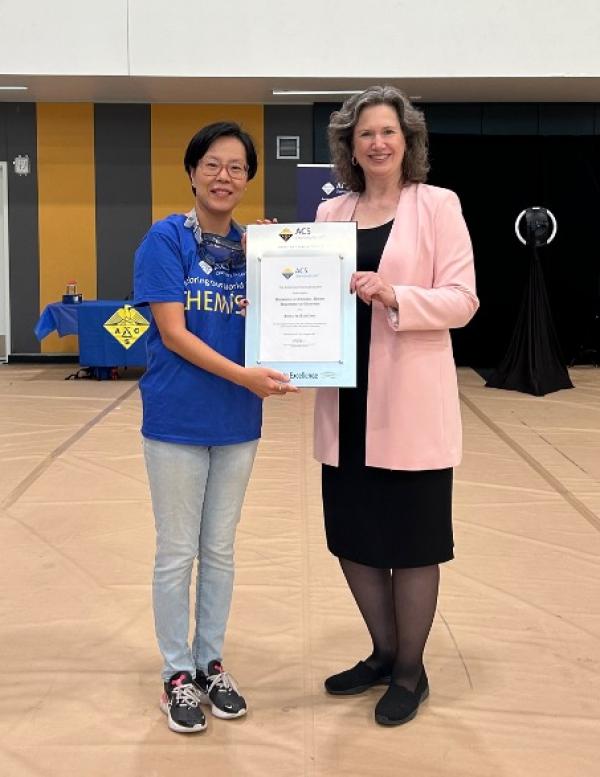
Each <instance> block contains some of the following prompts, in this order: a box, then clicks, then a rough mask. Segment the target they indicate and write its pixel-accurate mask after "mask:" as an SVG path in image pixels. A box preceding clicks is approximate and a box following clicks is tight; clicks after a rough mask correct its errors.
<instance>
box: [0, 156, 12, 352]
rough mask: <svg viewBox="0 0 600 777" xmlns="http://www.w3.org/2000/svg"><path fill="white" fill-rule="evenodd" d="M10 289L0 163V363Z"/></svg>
mask: <svg viewBox="0 0 600 777" xmlns="http://www.w3.org/2000/svg"><path fill="white" fill-rule="evenodd" d="M9 294H10V287H9V273H8V174H7V164H6V162H0V363H2V362H6V361H7V360H8V354H9V353H10V296H9Z"/></svg>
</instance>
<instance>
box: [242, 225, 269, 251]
mask: <svg viewBox="0 0 600 777" xmlns="http://www.w3.org/2000/svg"><path fill="white" fill-rule="evenodd" d="M256 223H257V224H277V219H256ZM241 244H242V251H243V252H244V253H246V233H245V232H244V234H243V235H242V240H241Z"/></svg>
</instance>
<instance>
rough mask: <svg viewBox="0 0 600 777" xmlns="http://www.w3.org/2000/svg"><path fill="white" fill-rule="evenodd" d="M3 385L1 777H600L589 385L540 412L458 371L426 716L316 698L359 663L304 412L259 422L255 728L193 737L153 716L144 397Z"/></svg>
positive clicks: (275, 413) (234, 650)
mask: <svg viewBox="0 0 600 777" xmlns="http://www.w3.org/2000/svg"><path fill="white" fill-rule="evenodd" d="M70 371H72V370H71V369H70V368H68V367H62V366H52V367H44V366H22V365H10V366H2V367H0V418H1V419H2V420H1V422H0V464H1V468H0V533H1V534H0V552H1V553H2V559H1V563H0V590H1V591H2V599H1V603H0V608H1V610H0V682H1V684H2V687H1V691H2V699H3V703H2V705H1V708H0V740H1V746H2V750H1V752H0V774H1V775H3V776H5V777H31V776H33V775H35V776H36V777H37V776H38V775H48V777H67V776H68V777H132V776H133V775H135V776H136V777H138V775H139V777H142V776H143V777H155V776H156V777H158V776H159V775H160V776H161V777H162V776H163V775H164V776H165V777H167V776H169V777H171V775H176V774H186V775H188V774H190V775H191V774H193V775H202V777H229V775H231V776H232V777H233V776H234V775H235V777H263V776H264V777H304V776H305V775H306V776H310V777H334V776H336V777H337V776H338V775H344V777H346V776H348V777H353V776H354V775H356V777H362V775H379V776H380V777H387V776H388V775H390V777H391V776H392V775H394V777H398V775H400V776H404V775H406V776H407V777H430V776H431V777H433V776H434V775H435V776H436V777H437V776H438V775H439V777H471V776H472V777H488V776H489V777H563V775H564V777H596V775H598V774H599V773H600V772H599V769H600V767H599V766H598V764H599V762H600V370H594V369H593V368H589V369H585V368H582V369H578V370H574V371H573V372H572V378H573V381H574V383H575V385H576V388H575V389H574V390H570V391H562V392H559V393H556V394H552V395H550V396H547V397H545V398H534V397H530V396H528V395H524V394H517V393H512V392H504V391H496V390H492V389H486V388H484V387H483V383H482V381H481V379H480V378H479V376H478V375H476V374H475V373H474V372H471V371H469V370H461V371H460V384H461V395H462V401H463V420H464V431H465V456H464V462H463V464H462V466H461V467H460V468H459V469H458V470H457V472H456V488H455V494H456V500H455V505H456V508H455V534H456V543H457V546H456V555H457V557H456V560H455V561H454V562H452V563H450V564H447V565H445V567H444V568H443V572H442V589H441V596H440V603H439V611H438V614H437V617H436V620H435V623H434V627H433V631H432V635H431V639H430V642H429V646H428V654H427V657H426V658H427V670H428V673H429V677H430V684H431V696H430V698H429V700H428V701H426V702H425V703H424V704H423V706H422V707H421V710H420V712H419V714H418V716H417V718H416V719H415V720H414V721H412V722H411V723H409V724H407V725H406V726H403V727H399V728H392V729H387V728H383V727H380V726H377V725H376V724H375V723H374V721H373V707H374V704H375V702H376V701H377V699H378V697H379V695H380V693H381V690H376V689H374V690H372V691H371V692H368V693H366V694H364V695H363V696H359V697H354V698H331V697H327V696H326V695H325V693H324V692H323V690H322V679H323V677H324V676H326V675H327V674H329V673H331V672H334V671H337V670H339V669H342V668H344V667H347V666H349V665H351V664H353V663H354V662H355V661H356V660H357V659H359V658H361V657H364V656H365V655H366V654H367V653H368V652H369V642H368V638H367V635H366V633H365V630H364V627H363V626H362V624H361V620H360V617H359V616H358V614H357V611H356V609H355V606H354V604H353V602H352V600H351V597H350V595H349V593H348V591H347V590H346V587H345V584H344V582H343V580H342V577H341V574H340V571H339V569H338V566H337V563H336V561H335V559H333V558H332V557H331V556H330V555H329V554H328V552H327V550H326V549H325V545H324V538H323V528H322V519H321V510H320V503H319V468H318V465H317V464H316V463H315V462H314V461H313V460H312V458H311V430H312V401H313V395H312V392H311V391H309V390H305V391H303V392H302V393H301V394H300V395H299V396H296V397H294V396H288V397H285V398H279V397H277V398H273V399H271V400H268V401H267V402H266V405H265V411H266V412H265V435H264V440H263V442H262V444H261V446H260V449H259V457H258V459H257V462H256V466H255V470H254V474H253V478H252V481H251V486H250V489H249V493H248V497H247V500H246V505H245V508H244V514H243V518H242V523H241V524H240V529H239V533H238V543H237V578H236V588H235V594H234V604H233V609H232V614H231V620H230V628H229V632H228V639H227V643H226V652H225V661H226V665H227V667H228V668H229V670H230V671H231V672H232V673H233V675H234V676H235V677H236V679H237V680H238V682H239V683H240V685H241V687H242V689H243V691H244V693H245V695H246V697H247V698H248V700H249V704H250V712H249V714H248V716H247V717H246V718H245V719H241V720H238V721H221V720H217V719H215V718H212V717H210V716H209V718H210V719H209V727H208V730H207V731H206V732H204V733H202V734H198V735H193V736H181V735H176V734H172V733H171V732H169V731H168V729H167V727H166V724H165V719H164V716H163V715H162V714H161V712H160V711H159V709H158V703H157V702H158V696H159V691H160V678H159V671H160V659H159V655H158V651H157V648H156V645H155V640H154V633H153V625H152V615H151V603H150V578H151V571H152V558H153V542H154V531H153V518H152V513H151V508H150V502H149V496H148V488H147V483H146V478H145V471H144V466H143V461H142V455H141V446H140V438H139V434H138V428H139V423H140V400H139V394H138V391H137V384H136V382H135V380H134V379H132V378H130V379H124V380H120V381H117V382H102V383H98V382H92V381H68V382H67V381H65V380H64V379H63V378H64V376H65V375H66V374H68V373H69V372H70Z"/></svg>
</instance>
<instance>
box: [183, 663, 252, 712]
mask: <svg viewBox="0 0 600 777" xmlns="http://www.w3.org/2000/svg"><path fill="white" fill-rule="evenodd" d="M195 683H196V685H197V687H198V690H199V695H200V701H201V702H202V704H210V706H211V712H212V714H213V715H215V716H216V717H217V718H224V719H228V718H241V717H242V715H245V714H246V712H247V711H248V707H247V706H246V700H245V699H244V697H243V696H242V695H241V694H240V692H239V691H238V688H237V685H236V684H235V680H234V679H233V677H232V676H231V675H230V674H229V672H226V671H225V670H224V669H223V664H222V663H221V661H220V659H215V660H214V661H211V662H210V663H209V665H208V673H207V674H204V672H202V671H200V670H198V672H197V673H196V680H195Z"/></svg>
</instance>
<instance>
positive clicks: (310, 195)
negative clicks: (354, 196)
mask: <svg viewBox="0 0 600 777" xmlns="http://www.w3.org/2000/svg"><path fill="white" fill-rule="evenodd" d="M296 169H297V174H296V176H297V177H296V181H297V197H296V202H297V208H298V213H297V221H314V220H315V214H316V212H317V208H318V207H319V205H320V204H321V203H322V202H323V200H330V199H332V198H333V197H339V195H340V194H345V193H346V191H347V190H346V189H345V188H344V186H343V185H342V184H340V183H338V182H337V181H336V179H335V176H334V173H333V165H297V168H296Z"/></svg>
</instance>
